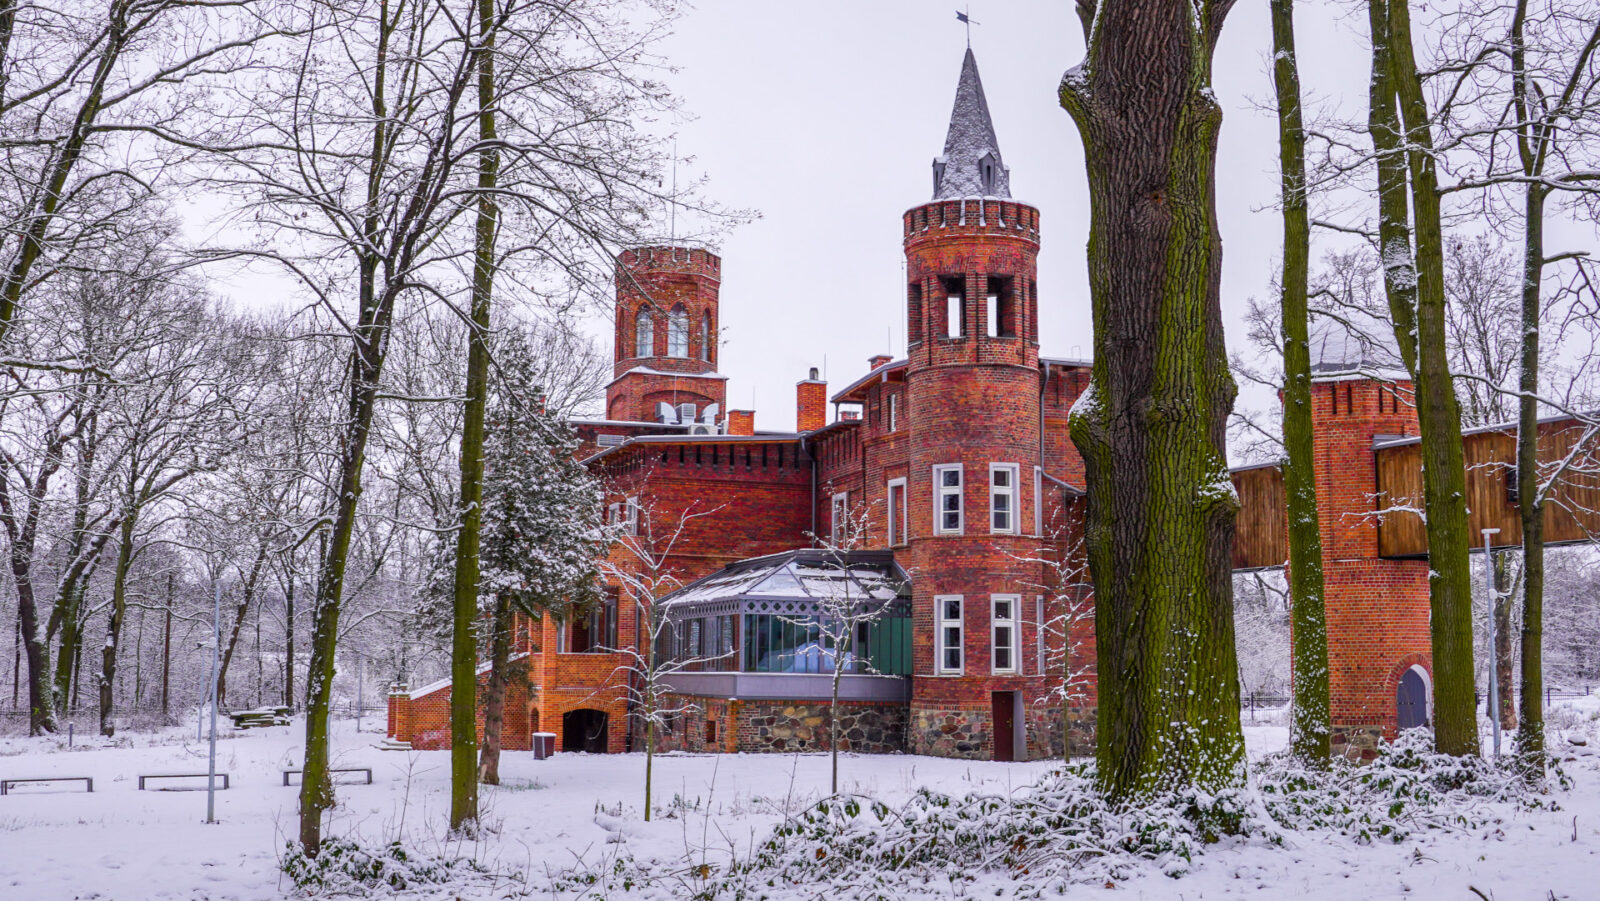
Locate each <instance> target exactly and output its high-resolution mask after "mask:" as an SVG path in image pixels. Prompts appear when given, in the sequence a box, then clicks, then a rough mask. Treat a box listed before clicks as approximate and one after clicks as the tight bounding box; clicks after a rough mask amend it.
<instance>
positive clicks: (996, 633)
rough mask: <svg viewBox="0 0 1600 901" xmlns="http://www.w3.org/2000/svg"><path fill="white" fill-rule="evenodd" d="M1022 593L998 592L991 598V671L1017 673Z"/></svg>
mask: <svg viewBox="0 0 1600 901" xmlns="http://www.w3.org/2000/svg"><path fill="white" fill-rule="evenodd" d="M1021 601H1022V598H1021V596H1020V595H1015V594H997V595H993V596H992V597H990V599H989V603H990V616H989V629H990V637H989V650H990V659H989V671H990V672H992V673H1015V672H1016V671H1017V605H1018V604H1019V603H1020V602H1021Z"/></svg>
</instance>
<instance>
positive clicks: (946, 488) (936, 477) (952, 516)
mask: <svg viewBox="0 0 1600 901" xmlns="http://www.w3.org/2000/svg"><path fill="white" fill-rule="evenodd" d="M961 476H962V470H961V464H960V463H949V464H944V465H941V466H935V467H934V468H933V523H934V529H935V530H936V531H937V532H939V533H940V534H943V535H960V534H961V528H962V525H963V523H962V509H961V500H962V498H961Z"/></svg>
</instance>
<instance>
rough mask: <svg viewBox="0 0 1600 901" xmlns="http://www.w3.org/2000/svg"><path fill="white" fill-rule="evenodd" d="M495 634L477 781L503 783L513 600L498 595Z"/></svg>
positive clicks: (490, 654)
mask: <svg viewBox="0 0 1600 901" xmlns="http://www.w3.org/2000/svg"><path fill="white" fill-rule="evenodd" d="M492 628H493V629H494V634H493V635H491V636H490V638H489V686H488V690H487V691H485V692H484V696H483V750H482V752H480V754H479V756H478V781H479V782H482V783H484V784H486V785H499V784H500V742H501V736H502V735H503V734H504V732H505V722H506V686H507V684H508V683H510V681H511V673H510V672H509V668H510V665H511V601H510V600H509V599H507V598H506V597H503V596H502V597H496V598H495V602H494V622H493V624H492Z"/></svg>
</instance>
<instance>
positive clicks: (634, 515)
mask: <svg viewBox="0 0 1600 901" xmlns="http://www.w3.org/2000/svg"><path fill="white" fill-rule="evenodd" d="M623 513H624V515H625V517H626V518H625V520H624V522H625V523H626V527H625V528H624V530H623V531H625V532H627V533H628V534H629V535H637V534H639V499H638V498H637V497H630V498H628V503H627V505H626V509H625V510H624V511H623Z"/></svg>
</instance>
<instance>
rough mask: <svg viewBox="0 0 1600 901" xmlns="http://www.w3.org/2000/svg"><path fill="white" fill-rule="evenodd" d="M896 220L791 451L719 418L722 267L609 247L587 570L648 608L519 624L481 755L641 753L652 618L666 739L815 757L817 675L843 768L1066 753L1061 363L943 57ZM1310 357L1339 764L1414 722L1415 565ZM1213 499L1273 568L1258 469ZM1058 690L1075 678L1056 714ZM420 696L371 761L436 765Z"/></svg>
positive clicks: (1421, 592)
mask: <svg viewBox="0 0 1600 901" xmlns="http://www.w3.org/2000/svg"><path fill="white" fill-rule="evenodd" d="M901 219H902V227H903V234H904V246H905V254H906V271H907V284H906V297H905V312H906V317H907V339H908V341H907V343H908V352H907V356H906V358H905V359H898V360H896V359H891V358H890V357H888V356H880V357H873V358H872V359H871V360H869V361H868V369H867V372H866V373H865V374H863V375H862V376H861V377H860V378H858V379H856V380H855V381H853V382H851V383H850V384H848V385H846V386H845V387H844V388H843V389H841V390H838V391H836V392H834V393H833V394H832V395H831V397H830V395H829V394H828V386H827V385H826V383H824V382H822V381H820V380H819V379H818V378H817V371H816V370H815V369H813V370H811V372H810V375H809V377H808V378H806V379H804V380H802V381H800V382H799V384H798V385H797V388H796V406H797V412H796V421H795V427H794V429H793V430H784V431H758V430H757V429H756V428H755V414H754V412H753V411H748V410H728V409H726V403H727V398H726V391H725V387H726V378H727V377H726V376H724V375H721V374H720V373H718V372H717V342H716V336H717V335H718V303H719V294H720V289H721V283H722V268H721V260H720V259H719V258H718V257H717V256H716V255H715V254H713V253H710V252H708V251H706V250H703V249H699V248H687V247H645V248H639V249H636V250H630V251H627V252H625V253H623V254H622V255H621V257H620V258H619V259H618V261H617V275H616V340H615V373H614V375H615V378H614V380H613V381H612V382H611V384H610V386H609V388H608V390H607V398H606V415H605V418H604V419H601V420H589V421H582V422H578V423H576V425H577V427H578V429H579V431H580V434H581V436H582V438H583V440H584V441H585V447H586V451H585V453H586V454H587V462H588V465H589V466H590V467H591V468H592V469H593V470H594V471H595V472H596V473H598V474H600V475H601V476H603V478H604V480H605V482H606V484H607V485H608V486H610V488H609V491H610V492H611V497H610V498H609V500H610V509H611V511H612V518H613V522H615V523H617V524H618V525H619V527H620V528H622V529H623V530H625V531H626V532H627V533H628V535H629V540H628V541H626V542H624V543H623V545H624V546H621V547H619V548H618V549H617V550H616V551H614V552H613V554H612V558H611V560H610V561H609V562H610V563H611V564H612V565H613V566H614V567H620V568H623V569H624V570H625V571H629V572H637V571H639V570H640V568H641V567H644V566H645V563H643V562H641V561H640V560H639V559H638V557H639V555H638V554H637V553H635V552H634V550H633V549H636V548H639V547H644V548H648V549H650V550H651V553H653V554H655V555H657V556H658V557H659V560H658V561H655V562H658V563H659V564H660V565H659V566H657V567H656V570H655V571H658V572H659V573H662V574H666V575H669V576H670V587H671V588H672V590H670V591H667V590H663V591H657V592H654V593H653V595H652V596H651V597H640V596H639V595H640V592H639V591H638V590H636V589H630V587H629V586H628V585H627V584H624V581H625V580H618V579H613V580H612V581H613V584H612V585H611V590H610V594H609V596H608V599H607V601H606V603H605V604H603V605H602V606H601V607H600V608H599V609H597V610H594V611H593V612H590V613H586V614H584V615H582V616H573V617H568V618H566V620H565V621H564V622H557V621H555V620H554V619H547V620H546V621H544V622H535V623H527V622H524V623H520V624H519V631H518V635H517V644H516V647H517V650H518V655H517V658H516V659H517V663H518V665H519V666H520V667H521V668H522V669H523V670H524V671H525V674H526V679H525V680H521V679H519V680H517V681H516V682H515V683H514V684H515V685H516V687H515V688H514V689H513V691H512V692H511V696H510V698H509V699H508V701H507V705H506V731H505V738H504V741H505V747H507V748H508V749H519V748H527V747H528V746H529V735H530V733H533V732H539V731H545V732H553V733H555V734H556V735H557V736H558V738H557V742H558V748H560V749H563V750H587V751H597V752H602V751H604V752H619V751H624V750H628V749H631V748H637V747H641V745H640V744H639V743H638V740H637V736H638V729H637V727H636V725H635V723H636V717H632V716H630V713H631V712H633V707H632V705H633V704H635V703H636V696H637V687H638V686H637V684H636V683H637V679H636V678H635V677H633V676H631V675H630V674H629V673H628V672H627V666H628V663H629V661H630V660H631V658H630V657H629V656H628V655H627V654H625V653H619V652H617V651H614V650H612V649H617V648H624V649H626V648H643V647H645V646H646V645H647V644H648V643H649V638H650V635H651V628H650V623H651V617H650V615H649V614H648V613H647V612H646V611H647V610H649V609H655V610H657V611H659V612H660V614H661V616H662V618H663V619H664V620H665V621H666V622H667V627H666V628H665V629H664V630H662V632H661V633H660V634H658V635H657V640H656V641H655V642H654V647H655V649H656V651H657V653H658V654H661V655H663V657H664V659H672V660H677V661H679V662H680V663H681V664H682V665H681V666H680V667H678V670H679V671H678V672H675V673H673V674H672V675H670V676H668V677H667V678H666V680H665V681H667V682H668V683H669V684H670V686H671V690H672V692H673V694H672V697H671V699H670V703H669V706H671V707H672V708H673V709H675V710H677V711H679V713H678V714H677V715H675V716H674V717H672V721H671V722H670V724H669V728H668V729H667V730H666V734H665V735H664V736H663V744H664V746H666V747H676V748H685V749H692V750H710V749H715V750H723V751H791V750H813V749H825V748H826V747H828V742H829V724H828V699H829V695H830V692H831V688H832V680H833V667H834V666H835V665H837V666H839V667H840V668H841V669H843V670H844V672H843V674H842V676H841V680H840V686H841V687H840V691H841V698H842V699H843V705H842V706H843V711H842V713H841V721H840V731H841V746H842V747H848V748H849V749H851V750H866V751H897V750H903V751H908V752H911V753H919V754H935V755H941V756H954V757H968V758H976V759H995V760H1015V759H1030V758H1039V757H1059V756H1060V755H1061V754H1062V753H1063V752H1064V751H1066V750H1068V748H1069V746H1070V748H1071V750H1073V751H1080V750H1082V751H1087V750H1088V749H1089V747H1090V745H1089V742H1090V741H1091V740H1092V732H1093V722H1094V710H1095V692H1094V684H1093V675H1092V674H1093V666H1094V659H1093V653H1094V652H1093V649H1094V624H1093V620H1092V617H1084V616H1073V614H1074V613H1075V612H1078V611H1081V610H1082V609H1084V607H1085V606H1086V605H1088V604H1090V603H1092V597H1093V592H1092V587H1091V586H1090V585H1089V584H1087V583H1088V576H1087V573H1086V572H1085V571H1083V569H1082V567H1081V566H1079V565H1076V564H1077V563H1078V557H1077V553H1076V551H1077V547H1078V542H1079V535H1078V531H1077V530H1078V529H1079V528H1081V523H1082V517H1083V511H1082V506H1081V505H1082V491H1083V467H1082V462H1081V460H1080V459H1079V457H1078V454H1077V451H1076V450H1075V449H1074V447H1073V445H1072V443H1071V441H1070V439H1069V438H1068V435H1067V414H1068V411H1069V410H1070V409H1071V407H1072V405H1073V403H1074V402H1075V401H1076V400H1077V399H1078V397H1079V395H1080V394H1081V393H1082V392H1083V391H1084V389H1085V387H1086V386H1087V384H1088V378H1089V367H1090V363H1089V362H1088V361H1083V360H1067V359H1060V358H1053V357H1046V356H1041V354H1040V349H1039V340H1038V337H1039V329H1038V317H1039V302H1038V297H1039V294H1038V281H1037V262H1036V261H1037V255H1038V251H1039V238H1040V230H1039V228H1040V227H1039V211H1038V210H1037V209H1035V208H1034V207H1032V206H1029V205H1027V204H1025V203H1022V202H1020V201H1017V200H1014V199H1012V197H1011V192H1010V171H1009V170H1008V169H1007V167H1006V165H1005V163H1004V161H1003V159H1002V157H1001V155H1000V146H999V142H998V141H997V140H996V137H995V132H994V127H993V125H992V123H991V120H990V115H989V110H988V105H987V102H986V101H985V99H984V94H983V86H982V82H981V81H980V79H979V77H978V68H977V63H976V61H975V59H974V57H973V55H972V52H971V50H968V51H967V53H966V57H965V59H964V60H963V62H962V68H961V75H960V79H959V81H958V83H957V88H956V98H955V105H954V111H953V112H952V114H951V118H950V127H949V132H948V137H947V138H946V140H945V147H944V152H943V153H942V154H941V155H940V156H939V157H937V158H936V159H935V160H934V163H933V196H932V198H931V199H930V200H929V201H928V202H926V203H923V204H921V205H919V206H915V207H913V208H911V209H910V210H908V211H906V212H905V213H904V214H902V217H901ZM1320 351H1321V352H1320V353H1319V354H1318V355H1317V356H1316V360H1317V367H1318V372H1317V375H1318V383H1317V387H1316V423H1317V435H1318V450H1317V453H1318V489H1319V491H1320V492H1321V500H1322V527H1323V533H1324V536H1325V537H1324V547H1325V554H1326V557H1327V563H1326V568H1327V580H1328V610H1329V614H1328V617H1329V629H1330V632H1331V645H1332V651H1331V656H1332V664H1333V673H1332V686H1333V693H1334V710H1333V713H1334V718H1335V727H1336V731H1337V732H1338V741H1339V742H1340V743H1341V745H1349V746H1352V747H1369V746H1370V745H1371V744H1372V743H1373V741H1374V740H1375V739H1376V737H1377V736H1378V735H1380V734H1386V733H1387V734H1391V735H1392V734H1393V732H1394V730H1395V728H1396V727H1397V726H1399V725H1410V724H1415V723H1417V722H1421V721H1422V720H1423V719H1425V717H1426V705H1427V691H1426V679H1427V671H1428V665H1429V658H1428V647H1429V644H1428V634H1427V617H1428V607H1427V583H1426V576H1427V563H1426V561H1425V560H1423V561H1418V560H1415V559H1407V560H1389V559H1382V558H1380V556H1379V548H1378V540H1377V530H1378V523H1377V517H1375V516H1374V515H1373V511H1374V510H1375V509H1376V506H1375V504H1376V503H1377V501H1376V500H1375V497H1376V496H1377V489H1376V487H1375V478H1376V476H1375V472H1374V464H1373V448H1374V446H1375V445H1374V442H1375V440H1379V439H1382V438H1383V437H1385V436H1403V435H1408V434H1411V435H1414V434H1415V432H1416V426H1415V419H1414V414H1413V411H1412V408H1411V406H1410V405H1409V404H1407V403H1406V402H1404V400H1402V398H1405V397H1408V396H1409V385H1408V384H1407V383H1406V382H1405V381H1404V380H1403V379H1401V380H1395V379H1394V378H1393V376H1392V373H1373V372H1372V371H1371V367H1370V365H1369V363H1370V361H1368V360H1367V359H1365V357H1364V355H1363V354H1362V353H1361V352H1360V348H1359V347H1356V346H1354V345H1347V344H1345V343H1343V342H1337V341H1333V340H1331V339H1330V340H1325V341H1324V343H1323V346H1322V347H1321V348H1320ZM1364 373H1365V374H1364ZM830 402H831V404H832V406H833V410H834V417H833V418H832V421H830V417H829V416H828V405H829V403H830ZM1235 481H1236V484H1237V485H1238V487H1239V490H1240V492H1241V495H1242V496H1243V497H1244V500H1245V510H1244V512H1243V513H1242V514H1241V518H1240V525H1239V542H1238V549H1237V550H1236V553H1235V558H1236V563H1237V565H1239V566H1240V568H1249V567H1254V566H1269V565H1281V564H1282V561H1283V560H1284V559H1285V557H1286V556H1287V555H1286V553H1284V552H1283V551H1284V548H1283V542H1284V538H1283V519H1282V516H1283V514H1282V482H1281V478H1280V477H1279V476H1278V472H1277V469H1276V468H1275V467H1266V468H1256V469H1249V470H1241V471H1240V472H1239V473H1237V474H1236V476H1235ZM1274 492H1276V494H1274ZM841 544H843V545H849V547H848V548H843V547H841ZM819 545H832V547H831V548H819ZM841 586H845V587H846V589H847V590H848V589H852V588H859V589H860V590H861V596H862V597H863V598H868V599H870V602H871V604H872V605H874V610H875V611H876V613H877V618H876V619H874V620H873V621H872V622H870V623H862V624H860V625H859V626H858V627H857V631H856V632H855V633H854V639H855V640H854V643H853V646H852V648H851V650H850V652H849V653H848V654H842V655H838V658H839V659H837V660H835V659H834V658H835V655H834V654H833V653H832V652H831V650H830V646H829V643H828V641H827V639H826V632H827V630H826V628H824V626H825V623H823V622H822V620H823V619H825V618H826V616H827V615H828V613H827V610H828V608H827V606H826V601H827V598H829V597H830V596H832V597H837V596H838V595H837V592H838V591H839V590H840V588H841ZM1068 672H1071V673H1077V674H1081V675H1082V676H1084V677H1085V678H1081V679H1079V680H1078V681H1079V682H1081V683H1082V684H1081V685H1080V686H1079V687H1078V688H1077V689H1075V690H1073V691H1069V692H1066V693H1063V692H1061V691H1060V690H1059V689H1060V687H1061V686H1062V683H1063V681H1064V677H1065V675H1066V674H1067V673H1068ZM630 684H631V686H632V688H633V689H634V690H633V691H630ZM448 699H449V684H448V682H442V683H438V684H435V685H430V686H424V687H421V688H417V689H414V690H413V689H408V688H405V687H397V688H396V689H395V691H394V692H393V693H392V694H391V696H390V710H389V734H390V738H391V740H392V741H394V742H397V743H409V745H410V746H412V747H417V748H440V747H446V746H447V745H448V741H449V726H448V715H447V708H448V703H449V700H448Z"/></svg>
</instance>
